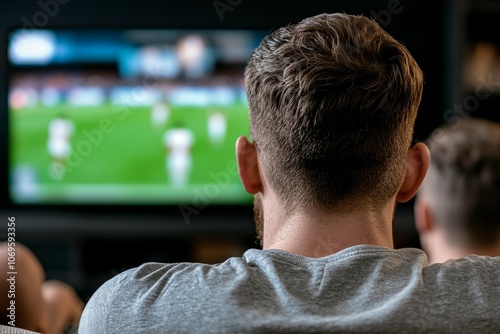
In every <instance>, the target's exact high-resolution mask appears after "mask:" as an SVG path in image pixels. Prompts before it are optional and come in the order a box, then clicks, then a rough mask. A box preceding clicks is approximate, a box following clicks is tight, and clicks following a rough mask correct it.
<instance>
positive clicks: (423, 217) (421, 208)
mask: <svg viewBox="0 0 500 334" xmlns="http://www.w3.org/2000/svg"><path fill="white" fill-rule="evenodd" d="M413 212H414V216H415V228H416V229H417V232H418V233H419V234H422V233H425V232H430V231H432V230H433V229H434V227H435V223H434V217H433V216H432V213H431V210H430V208H429V204H427V202H426V201H425V200H423V199H420V198H417V200H416V201H415V205H414V208H413Z"/></svg>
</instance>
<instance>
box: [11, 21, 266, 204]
mask: <svg viewBox="0 0 500 334" xmlns="http://www.w3.org/2000/svg"><path fill="white" fill-rule="evenodd" d="M265 33H266V32H263V31H251V30H208V29H205V30H189V31H188V30H173V29H170V30H168V29H163V30H158V29H156V30H144V29H139V30H130V29H112V30H110V29H101V30H88V29H48V30H14V31H12V32H11V33H10V35H9V47H8V61H9V64H8V65H9V67H8V69H9V71H8V118H9V179H10V180H9V182H10V183H9V193H10V197H11V201H12V202H13V203H16V204H24V203H35V204H50V203H53V204H106V203H109V204H127V203H130V204H179V203H193V202H196V201H210V203H214V204H224V205H225V204H246V203H250V201H251V196H249V195H248V194H247V193H246V192H245V191H244V189H243V187H242V186H241V184H240V181H239V178H238V173H237V167H236V161H235V153H234V147H235V145H234V144H235V140H236V138H237V137H238V136H240V135H247V136H248V135H249V121H248V106H247V101H246V95H245V91H244V87H243V71H244V66H245V63H246V61H247V60H248V57H249V56H250V54H251V52H252V50H253V49H254V48H255V47H256V46H257V45H258V43H259V42H260V40H261V39H262V38H263V36H264V35H265Z"/></svg>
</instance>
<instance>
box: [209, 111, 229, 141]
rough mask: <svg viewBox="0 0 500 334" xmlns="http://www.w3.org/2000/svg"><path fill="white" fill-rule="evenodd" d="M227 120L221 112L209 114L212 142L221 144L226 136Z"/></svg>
mask: <svg viewBox="0 0 500 334" xmlns="http://www.w3.org/2000/svg"><path fill="white" fill-rule="evenodd" d="M226 129H227V120H226V117H225V116H224V115H223V114H222V113H220V112H214V113H212V114H211V115H210V116H208V123H207V131H208V137H209V138H210V141H211V142H212V144H217V145H219V144H221V143H222V142H223V141H224V138H225V137H226Z"/></svg>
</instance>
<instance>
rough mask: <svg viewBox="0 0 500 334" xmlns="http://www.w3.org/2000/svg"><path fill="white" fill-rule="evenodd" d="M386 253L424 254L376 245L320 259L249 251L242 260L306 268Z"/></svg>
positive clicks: (410, 255) (414, 249) (287, 253)
mask: <svg viewBox="0 0 500 334" xmlns="http://www.w3.org/2000/svg"><path fill="white" fill-rule="evenodd" d="M388 253H390V254H391V255H395V256H398V257H400V258H402V259H410V258H411V259H414V258H415V257H416V256H418V255H421V254H425V253H424V252H423V251H422V250H421V249H417V248H402V249H391V248H387V247H382V246H376V245H356V246H352V247H348V248H345V249H343V250H341V251H339V252H337V253H334V254H330V255H327V256H324V257H320V258H312V257H306V256H302V255H298V254H293V253H290V252H288V251H285V250H281V249H267V250H260V249H249V250H247V251H246V252H245V254H244V255H243V259H244V260H245V261H246V262H249V263H252V262H256V260H258V259H261V258H262V257H271V258H274V259H276V260H280V261H285V262H288V263H291V264H295V265H299V266H307V265H311V264H314V263H328V262H338V261H342V260H345V259H349V258H352V257H359V256H373V255H383V254H388Z"/></svg>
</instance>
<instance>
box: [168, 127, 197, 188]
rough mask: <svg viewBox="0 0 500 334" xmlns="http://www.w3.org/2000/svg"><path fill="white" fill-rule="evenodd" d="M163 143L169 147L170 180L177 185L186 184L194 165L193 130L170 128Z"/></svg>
mask: <svg viewBox="0 0 500 334" xmlns="http://www.w3.org/2000/svg"><path fill="white" fill-rule="evenodd" d="M163 144H164V145H165V147H166V149H167V158H166V169H167V175H168V176H169V179H170V182H171V183H172V184H173V185H174V186H176V187H180V186H184V185H186V184H187V183H188V179H189V173H190V171H191V165H192V157H191V147H192V146H193V144H194V134H193V132H192V131H191V130H189V129H186V128H174V129H171V130H168V131H166V132H165V135H164V136H163Z"/></svg>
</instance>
